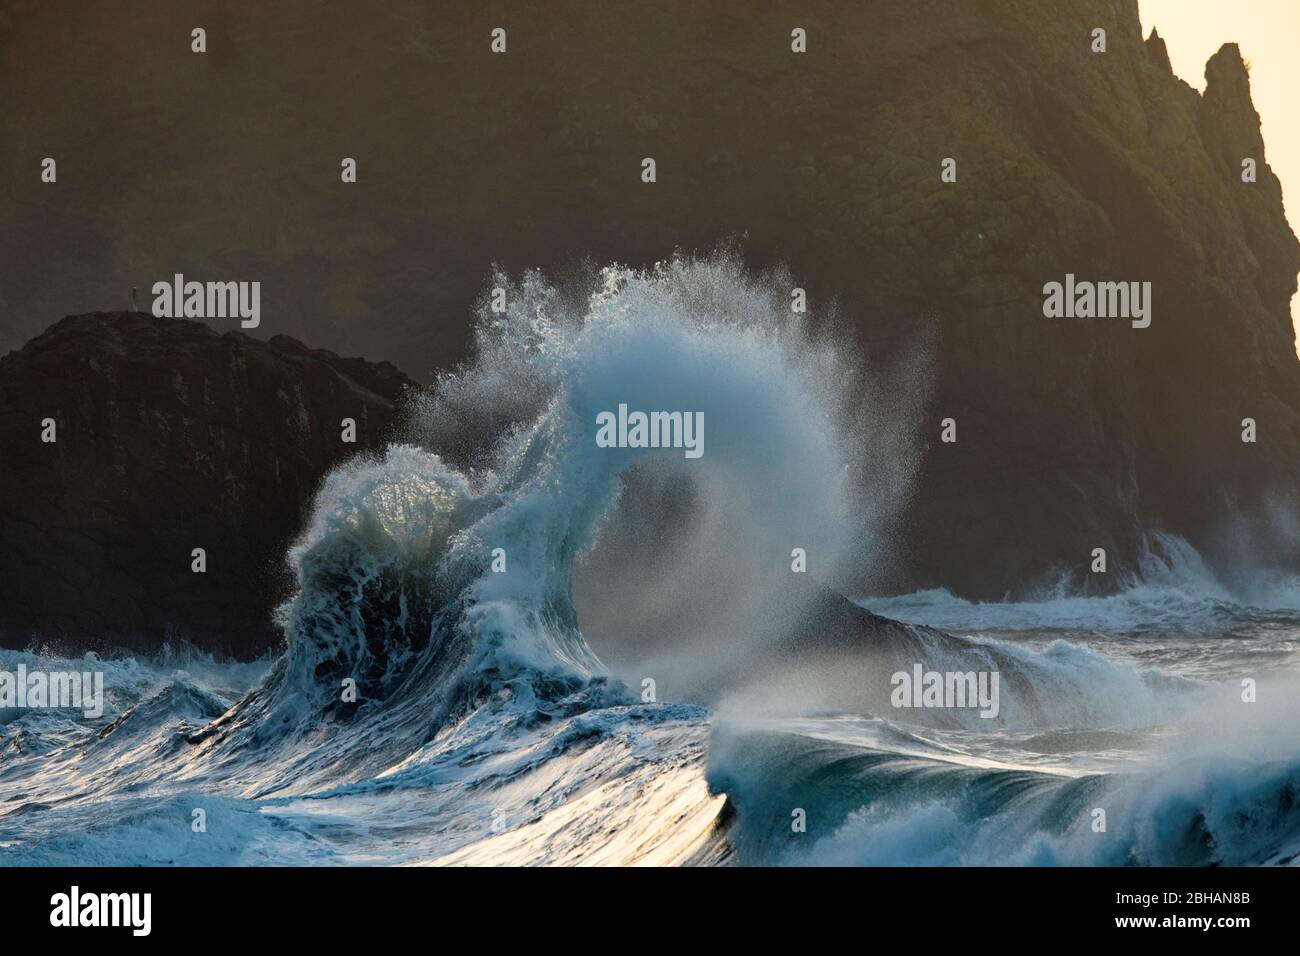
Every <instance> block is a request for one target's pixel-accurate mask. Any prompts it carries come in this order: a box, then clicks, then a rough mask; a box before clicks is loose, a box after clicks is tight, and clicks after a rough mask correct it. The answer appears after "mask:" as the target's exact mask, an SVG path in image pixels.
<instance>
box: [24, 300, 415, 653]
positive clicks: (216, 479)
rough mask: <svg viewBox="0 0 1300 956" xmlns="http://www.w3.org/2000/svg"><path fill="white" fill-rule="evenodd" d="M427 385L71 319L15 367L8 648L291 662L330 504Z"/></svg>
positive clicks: (252, 348) (101, 316)
mask: <svg viewBox="0 0 1300 956" xmlns="http://www.w3.org/2000/svg"><path fill="white" fill-rule="evenodd" d="M408 384H410V380H409V379H407V378H406V377H405V376H404V375H402V374H401V373H400V372H398V371H397V369H395V368H394V367H393V366H391V365H388V364H372V363H369V362H364V361H362V360H360V359H344V358H340V357H338V356H337V355H334V354H333V353H331V352H324V351H318V350H312V349H308V348H306V347H305V346H303V345H302V343H300V342H297V341H296V340H294V339H290V338H288V337H285V336H277V337H276V338H273V339H272V340H271V341H270V342H259V341H256V340H254V339H250V338H248V337H247V336H246V335H243V334H241V333H239V332H229V333H227V334H225V335H218V334H217V333H216V332H214V331H213V330H212V329H210V328H208V327H207V326H206V325H203V324H202V323H199V322H189V321H173V320H168V319H155V318H153V317H152V316H150V315H145V314H142V313H131V312H116V313H93V314H90V315H79V316H72V317H70V318H66V319H64V320H63V321H61V322H59V323H57V324H56V325H54V326H53V327H52V328H50V329H49V330H48V331H47V332H45V333H44V334H43V335H41V336H40V337H38V338H36V339H34V340H33V341H31V342H30V343H28V344H27V346H26V347H24V348H23V349H22V350H21V351H18V352H12V353H10V354H9V355H7V356H5V357H4V358H3V359H0V448H3V449H4V462H3V467H2V468H0V567H2V568H3V574H0V642H2V643H3V645H4V646H10V647H14V646H19V647H21V646H24V645H25V644H27V643H28V642H29V641H31V640H32V639H36V640H37V641H42V642H46V641H48V642H53V643H56V644H57V643H58V642H60V641H67V642H68V643H69V644H71V645H76V646H89V647H105V646H107V647H112V646H128V647H132V646H134V647H149V648H152V647H157V646H158V645H160V644H161V643H162V642H163V641H164V640H166V639H168V638H171V639H172V640H174V641H180V640H189V641H192V642H193V643H195V644H198V645H200V646H203V647H206V648H210V649H214V650H219V651H225V652H228V653H236V654H240V655H251V654H256V653H258V652H260V651H263V650H265V649H267V648H269V647H272V646H274V644H275V642H276V641H277V640H278V633H277V631H276V630H275V628H274V627H273V625H272V622H271V618H270V612H271V609H272V608H273V607H274V606H275V604H276V603H277V601H278V600H279V599H280V598H281V597H282V596H284V595H285V594H286V591H287V588H288V587H289V585H290V583H291V582H290V581H289V580H288V579H287V574H288V572H287V570H286V567H285V563H284V558H285V553H286V549H287V547H288V545H289V544H290V542H291V541H292V539H293V538H294V536H296V535H297V534H298V533H299V532H300V530H301V528H302V524H303V519H304V518H305V516H306V511H307V509H308V507H309V506H310V503H311V497H312V494H313V492H314V491H315V489H316V484H317V483H318V481H319V480H320V478H321V477H322V476H323V475H324V474H325V472H326V471H327V470H328V469H329V468H330V466H331V465H333V464H335V463H337V462H339V461H342V460H343V459H345V458H347V457H349V456H351V455H353V454H356V453H357V452H358V451H359V450H361V449H365V448H373V447H375V446H378V445H382V444H383V440H384V438H385V437H386V436H387V429H388V426H389V422H390V421H391V419H392V417H393V412H394V408H395V405H396V403H397V402H398V401H399V399H400V398H401V395H402V392H403V389H404V388H405V386H406V385H408ZM344 418H352V419H354V420H355V421H356V435H357V441H356V443H355V444H345V443H344V442H343V441H341V435H342V427H341V424H340V423H341V421H342V420H343V419H344ZM45 419H52V420H53V421H54V428H55V431H54V436H55V438H56V439H57V440H56V441H54V442H43V441H42V432H43V430H44V426H43V421H44V420H45ZM195 548H203V549H204V551H205V552H206V564H207V570H206V572H205V573H201V574H200V573H195V572H194V571H193V570H192V564H193V560H194V559H193V557H192V551H193V549H195Z"/></svg>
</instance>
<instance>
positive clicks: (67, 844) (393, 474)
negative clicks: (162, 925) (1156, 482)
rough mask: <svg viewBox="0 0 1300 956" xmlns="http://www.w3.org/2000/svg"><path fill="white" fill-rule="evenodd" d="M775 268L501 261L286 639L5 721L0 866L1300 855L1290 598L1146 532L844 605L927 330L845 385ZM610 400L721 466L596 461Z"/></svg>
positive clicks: (1243, 859) (352, 497) (349, 511)
mask: <svg viewBox="0 0 1300 956" xmlns="http://www.w3.org/2000/svg"><path fill="white" fill-rule="evenodd" d="M794 284H795V282H794V280H793V279H792V278H791V277H789V276H787V275H784V274H783V273H779V272H777V273H773V274H769V275H762V276H755V275H752V274H749V273H747V272H746V271H745V270H744V269H743V268H742V266H741V265H740V264H739V260H738V259H737V258H736V257H734V256H732V255H730V254H728V253H726V252H723V253H719V254H716V255H713V256H710V257H706V258H696V259H692V258H686V257H679V258H675V259H673V260H671V261H669V262H665V263H663V264H661V265H659V266H657V267H656V268H655V269H652V270H649V271H646V272H636V271H631V270H627V269H622V268H618V267H610V268H607V269H604V270H600V271H599V272H596V271H593V270H587V271H586V272H582V271H578V272H576V273H575V275H574V276H572V277H567V278H565V279H564V280H563V281H560V282H558V283H551V282H548V281H547V280H546V279H545V278H544V277H542V276H541V275H539V274H532V273H530V274H526V275H524V276H522V277H520V278H518V279H515V280H512V279H510V278H508V277H506V276H495V277H493V278H492V279H491V280H490V283H489V285H488V288H487V290H486V291H485V295H484V298H483V302H482V306H481V308H480V312H479V315H478V321H477V325H476V328H475V346H476V351H475V354H474V357H473V358H472V359H471V360H470V361H469V362H468V363H467V364H466V365H465V366H463V367H461V368H459V369H456V370H454V371H452V372H450V373H447V374H446V375H443V376H442V377H441V378H440V379H439V380H438V381H437V383H436V385H435V387H434V388H433V389H431V390H430V391H429V392H428V393H427V394H426V395H424V396H422V397H421V398H420V400H419V401H417V402H415V403H414V404H413V407H412V411H411V414H410V420H409V422H408V439H407V441H406V443H402V444H395V445H393V446H390V447H389V448H388V449H387V450H386V451H385V452H384V453H383V454H382V455H378V456H373V457H359V458H357V459H354V460H353V461H351V462H349V463H347V464H345V465H343V466H342V467H340V468H338V469H336V470H335V471H334V472H333V473H332V474H331V475H329V476H328V478H327V479H326V481H325V482H324V483H323V485H322V487H321V489H320V491H319V492H318V494H317V497H316V501H315V503H314V508H313V512H312V516H311V518H310V520H309V521H308V523H307V526H306V527H305V529H304V531H303V533H302V535H301V536H300V538H299V539H298V541H297V542H295V544H294V546H293V547H292V549H291V551H290V553H289V561H290V564H291V566H292V569H293V572H294V575H295V580H296V584H297V587H296V591H295V593H294V595H293V597H292V598H291V599H290V600H289V601H287V602H286V603H285V604H284V606H283V607H281V608H280V609H279V611H278V619H279V621H280V623H281V625H282V626H283V628H284V631H285V638H286V648H285V651H284V653H283V655H282V656H280V657H279V658H278V659H276V660H275V661H273V662H267V663H265V664H264V665H262V667H260V668H257V669H256V670H254V671H250V670H249V669H248V668H247V667H246V666H245V667H243V668H242V669H236V668H233V667H231V668H227V667H226V666H225V665H222V664H221V663H220V662H215V661H211V660H210V659H207V660H198V659H195V660H192V661H190V660H187V661H178V660H176V659H174V658H161V657H160V658H158V659H153V660H151V659H147V658H140V657H131V656H123V657H121V658H120V659H117V658H115V659H113V660H112V661H109V662H106V663H105V662H101V663H103V664H104V667H105V668H106V669H107V670H108V673H109V679H108V680H106V687H107V697H108V707H107V709H106V712H105V714H104V716H103V718H102V719H101V720H99V721H97V722H94V721H92V722H87V721H84V720H81V719H79V718H78V717H77V716H76V715H70V714H66V713H60V712H53V711H47V712H37V711H24V712H21V713H15V714H0V752H2V753H4V754H5V758H4V759H3V760H0V808H3V809H0V863H13V864H40V863H54V862H88V863H95V862H108V861H111V862H117V863H139V864H146V865H154V864H157V865H166V864H169V863H174V862H177V861H180V860H183V861H185V862H203V863H217V864H247V863H259V862H287V863H295V862H296V863H311V864H319V863H327V864H328V863H340V864H343V863H503V862H509V863H543V862H546V863H569V862H579V861H582V862H607V863H628V862H655V863H697V864H709V863H722V862H735V861H739V862H745V863H891V864H892V863H958V864H960V863H1043V864H1055V863H1083V864H1093V863H1109V864H1117V863H1135V864H1150V863H1178V864H1184V863H1185V864H1210V863H1286V862H1292V861H1294V860H1296V859H1297V854H1298V853H1300V809H1298V808H1300V801H1297V800H1296V799H1295V798H1296V796H1297V795H1300V745H1297V743H1296V740H1297V737H1296V734H1295V733H1294V731H1295V730H1297V729H1300V713H1298V712H1297V711H1296V709H1295V707H1294V705H1293V704H1291V703H1290V702H1291V701H1294V700H1296V699H1297V694H1296V690H1297V689H1300V681H1297V671H1296V667H1295V664H1296V657H1295V650H1296V646H1295V644H1296V640H1297V637H1298V636H1300V614H1298V613H1297V612H1296V611H1295V609H1294V608H1295V605H1294V604H1292V603H1289V601H1290V598H1289V597H1288V595H1290V594H1292V592H1291V591H1290V590H1288V586H1287V584H1286V582H1284V581H1279V582H1274V583H1273V584H1271V585H1270V588H1271V590H1270V593H1274V594H1276V595H1278V597H1277V599H1276V600H1274V601H1272V603H1267V602H1265V603H1261V604H1252V603H1250V601H1249V600H1247V598H1246V597H1245V596H1244V595H1243V593H1242V592H1241V591H1240V590H1239V589H1237V588H1236V586H1235V585H1233V586H1229V585H1225V584H1223V583H1222V582H1220V581H1219V580H1218V579H1217V578H1216V577H1215V575H1213V574H1212V573H1211V572H1210V571H1209V570H1208V569H1207V568H1206V566H1205V564H1204V562H1203V561H1201V559H1200V556H1199V555H1197V554H1196V552H1195V551H1194V549H1192V548H1191V547H1190V546H1189V545H1187V544H1186V543H1185V542H1182V541H1180V540H1179V539H1176V538H1172V537H1170V536H1168V535H1161V534H1159V533H1157V532H1152V534H1151V537H1150V542H1149V548H1148V552H1149V554H1148V560H1147V561H1145V562H1144V564H1143V567H1142V568H1141V571H1140V574H1139V575H1137V576H1136V577H1135V578H1134V579H1133V580H1132V581H1130V582H1127V586H1126V587H1125V588H1124V589H1123V590H1122V591H1121V592H1120V593H1118V594H1116V595H1112V596H1109V597H1091V598H1083V597H1077V596H1073V595H1070V594H1066V593H1051V594H1044V595H1042V596H1041V598H1040V599H1039V600H1036V601H1029V602H1022V603H1019V604H1009V603H1008V604H971V603H969V602H965V601H962V600H960V599H957V598H954V597H953V596H952V595H950V594H948V593H947V592H944V591H931V592H923V593H920V594H914V595H905V596H894V597H886V598H878V599H873V600H870V601H864V602H862V603H863V604H865V605H866V606H867V607H870V608H871V609H873V610H876V611H879V612H880V613H883V614H886V615H888V616H889V617H892V618H896V619H897V620H898V621H902V622H906V623H902V624H898V623H892V622H889V621H883V620H881V619H879V618H875V617H872V616H871V615H869V614H867V613H865V612H864V611H862V610H860V609H859V608H856V607H854V606H853V605H852V604H851V603H850V602H848V601H847V600H845V599H842V598H840V597H839V596H838V595H836V594H835V593H834V592H833V591H831V590H828V589H827V588H826V587H825V586H826V585H830V586H832V587H834V586H839V587H841V588H845V587H847V586H848V582H851V581H854V580H858V579H860V577H861V575H862V573H863V569H864V567H869V566H870V565H871V563H872V562H883V561H888V560H889V555H890V549H891V548H892V547H894V546H895V544H896V542H895V540H894V535H895V534H896V532H895V530H894V529H893V527H892V523H891V522H892V519H893V517H894V516H895V515H896V514H897V513H898V510H899V508H900V507H901V505H902V504H904V503H905V502H906V501H907V497H908V495H909V494H910V481H911V477H912V474H913V471H914V468H915V464H916V461H917V454H918V451H917V449H918V444H917V435H918V434H919V430H920V425H919V418H918V416H919V414H920V410H921V408H922V407H923V406H924V401H925V397H926V394H927V391H926V390H927V388H928V379H927V376H926V374H925V369H926V355H927V352H926V347H925V342H924V341H923V340H919V341H918V343H917V344H916V346H915V348H914V349H913V352H912V355H911V356H910V357H909V358H908V359H907V360H905V361H904V362H903V363H902V365H901V366H900V367H898V368H892V369H882V370H876V371H874V372H871V373H868V372H865V371H863V370H864V369H866V368H868V367H869V362H868V361H867V360H866V359H864V357H863V356H861V355H859V354H857V353H856V352H855V350H854V349H853V347H852V346H851V344H850V343H847V342H844V341H841V340H838V339H836V338H834V337H831V336H828V335H826V334H823V333H822V332H820V331H819V329H820V328H822V326H821V325H820V324H819V323H818V322H817V321H816V317H815V316H814V317H813V318H812V319H810V318H809V317H807V316H804V315H802V314H799V313H794V312H792V311H791V310H790V301H791V300H790V289H791V287H792V286H793V285H794ZM494 289H501V290H504V293H505V295H504V301H505V309H504V311H497V310H495V309H494V308H493V304H494V302H498V301H500V297H499V296H496V295H494V293H493V290H494ZM868 359H869V357H868ZM620 405H626V406H627V407H628V408H630V409H634V410H641V411H647V412H649V411H669V412H672V411H680V412H683V413H701V414H702V416H703V423H704V431H703V439H704V440H703V449H704V454H703V455H702V456H701V457H699V458H688V457H686V456H685V455H684V454H683V449H682V448H680V447H665V448H637V447H598V445H597V442H596V433H597V418H598V416H600V415H601V414H602V413H605V412H612V411H614V410H616V409H618V408H619V406H620ZM795 549H802V552H803V553H804V554H805V555H806V560H807V572H806V573H793V571H792V562H793V561H794V556H793V554H792V552H793V551H794V550H795ZM927 624H929V625H934V624H937V625H942V626H943V627H945V628H948V629H950V630H951V631H953V632H954V633H953V634H947V633H943V632H940V631H937V630H932V629H928V628H927V627H925V626H924V625H927ZM0 657H3V659H4V662H5V663H6V665H9V664H16V663H18V662H19V661H20V660H21V662H22V663H24V664H26V665H28V666H36V665H39V664H41V663H42V662H44V664H45V666H54V665H64V664H66V665H67V666H68V667H69V668H71V667H72V666H74V665H75V666H77V667H82V668H83V669H84V666H85V665H86V664H93V663H94V661H92V660H91V656H87V658H86V659H85V661H60V660H57V659H56V658H55V657H54V656H53V655H50V654H48V653H43V652H42V651H41V650H40V649H37V648H34V649H32V650H31V651H29V652H27V653H26V654H25V655H21V656H20V655H16V654H15V653H14V652H3V654H0ZM918 664H919V665H923V666H925V667H927V668H932V669H936V670H941V671H954V672H962V671H972V672H974V671H982V672H986V671H995V672H997V673H999V674H1000V675H1001V676H1002V678H1003V679H1004V680H1003V684H1002V694H1003V696H1002V699H1001V701H1000V706H999V708H998V713H997V715H996V716H995V717H992V718H990V719H986V718H984V717H981V716H980V714H979V713H978V712H977V711H974V710H961V711H957V712H952V711H937V712H936V711H926V712H922V711H909V710H906V709H898V708H896V707H895V706H891V703H890V694H889V682H890V676H891V674H892V673H894V672H895V671H899V670H910V669H911V668H912V667H913V666H914V665H918ZM263 669H264V670H265V673H264V674H263V673H262V670H263ZM1243 677H1249V678H1250V679H1251V680H1252V681H1254V682H1255V683H1256V684H1257V685H1258V699H1257V700H1256V701H1254V702H1252V703H1243V696H1242V682H1241V679H1242V678H1243ZM647 679H648V680H650V681H652V682H653V685H652V686H653V687H654V693H653V694H649V693H647V686H648V685H647V684H646V681H647ZM349 683H353V684H354V685H355V686H354V690H355V693H354V694H353V695H352V696H349V695H348V694H347V693H345V692H344V691H345V688H346V687H347V685H348V684H349ZM69 797H72V798H73V799H69ZM727 804H730V812H727V813H724V812H723V808H724V805H727ZM196 807H203V808H206V809H208V810H209V811H210V812H211V814H212V818H213V819H214V820H215V821H216V822H218V823H219V824H220V832H222V833H224V834H226V835H227V836H226V837H225V838H223V839H222V840H212V839H209V838H208V836H207V835H206V834H198V833H194V832H192V831H191V830H190V828H189V815H190V814H191V812H192V810H193V809H194V808H196ZM1099 807H1100V808H1104V809H1105V810H1106V811H1107V813H1108V819H1109V825H1108V828H1107V830H1106V831H1105V832H1104V833H1097V832H1095V831H1094V830H1092V829H1091V826H1090V823H1091V820H1092V811H1093V810H1095V809H1097V808H1099ZM796 811H802V812H803V813H804V814H805V815H806V820H807V828H806V830H795V829H792V827H791V819H792V813H794V812H796Z"/></svg>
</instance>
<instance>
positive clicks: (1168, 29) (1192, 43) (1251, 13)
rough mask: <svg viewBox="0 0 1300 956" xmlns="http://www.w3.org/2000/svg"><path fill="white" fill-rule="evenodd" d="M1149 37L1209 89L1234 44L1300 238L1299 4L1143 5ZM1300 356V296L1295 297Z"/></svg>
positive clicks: (1242, 0)
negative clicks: (1217, 55) (1212, 71)
mask: <svg viewBox="0 0 1300 956" xmlns="http://www.w3.org/2000/svg"><path fill="white" fill-rule="evenodd" d="M1138 6H1139V9H1140V11H1141V14H1142V27H1143V32H1144V33H1150V32H1151V28H1152V27H1153V26H1154V27H1155V28H1156V29H1157V30H1159V31H1160V35H1161V36H1162V37H1164V40H1165V45H1166V46H1167V47H1168V48H1169V59H1170V61H1171V62H1172V63H1173V66H1174V73H1176V74H1177V75H1178V76H1179V77H1180V78H1181V79H1183V80H1185V81H1186V82H1187V83H1189V84H1191V85H1192V86H1194V87H1196V88H1197V89H1198V90H1204V89H1205V61H1206V60H1208V59H1209V58H1210V57H1211V56H1212V55H1213V54H1214V52H1215V51H1216V50H1218V49H1219V47H1221V46H1222V45H1223V44H1225V43H1236V44H1237V45H1238V46H1240V47H1241V55H1242V57H1243V58H1244V59H1245V60H1246V62H1247V63H1248V64H1250V92H1251V97H1252V98H1253V99H1254V101H1255V109H1257V110H1258V111H1259V118H1260V122H1261V123H1262V124H1263V127H1264V147H1265V158H1266V159H1267V160H1268V164H1269V165H1270V166H1272V167H1273V171H1274V172H1275V173H1277V176H1278V178H1279V179H1281V180H1282V193H1283V199H1284V201H1285V202H1286V212H1287V219H1288V221H1290V223H1291V229H1292V230H1293V231H1295V232H1297V233H1300V123H1297V121H1296V117H1297V114H1300V103H1297V99H1300V0H1138ZM1291 321H1292V322H1294V323H1295V325H1296V330H1297V333H1298V335H1297V343H1296V351H1297V353H1300V293H1297V295H1296V296H1295V298H1293V299H1292V300H1291Z"/></svg>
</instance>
